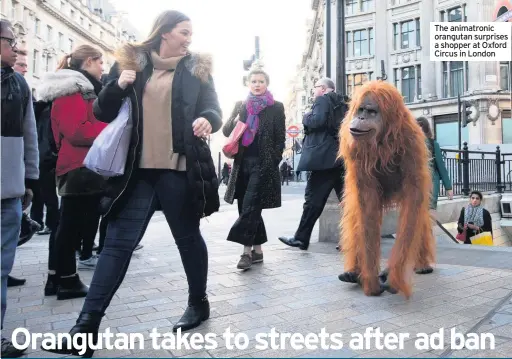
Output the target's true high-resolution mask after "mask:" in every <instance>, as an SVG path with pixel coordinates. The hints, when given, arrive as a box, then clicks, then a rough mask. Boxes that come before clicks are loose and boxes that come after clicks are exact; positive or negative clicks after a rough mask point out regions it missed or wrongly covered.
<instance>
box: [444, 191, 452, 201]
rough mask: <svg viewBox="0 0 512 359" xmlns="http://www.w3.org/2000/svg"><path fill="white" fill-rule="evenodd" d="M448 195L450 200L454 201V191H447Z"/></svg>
mask: <svg viewBox="0 0 512 359" xmlns="http://www.w3.org/2000/svg"><path fill="white" fill-rule="evenodd" d="M446 195H447V196H448V199H453V190H449V191H446Z"/></svg>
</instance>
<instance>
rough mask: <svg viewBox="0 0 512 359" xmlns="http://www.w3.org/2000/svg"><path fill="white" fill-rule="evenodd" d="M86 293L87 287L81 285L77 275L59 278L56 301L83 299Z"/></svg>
mask: <svg viewBox="0 0 512 359" xmlns="http://www.w3.org/2000/svg"><path fill="white" fill-rule="evenodd" d="M88 291H89V287H87V286H86V285H85V284H84V283H82V281H81V280H80V277H79V276H78V274H75V275H74V276H72V277H66V278H59V286H58V289H57V300H65V299H73V298H83V297H85V296H86V295H87V292H88Z"/></svg>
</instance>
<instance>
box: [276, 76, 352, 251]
mask: <svg viewBox="0 0 512 359" xmlns="http://www.w3.org/2000/svg"><path fill="white" fill-rule="evenodd" d="M334 90H335V88H334V82H333V81H332V80H331V79H329V78H323V79H320V80H319V81H318V82H317V83H316V84H315V90H314V95H315V102H314V103H313V107H312V109H311V112H309V113H307V114H306V115H304V118H303V120H302V124H303V125H304V133H305V134H306V137H305V139H304V144H303V146H302V155H301V158H300V162H299V165H298V167H297V170H298V171H311V176H310V177H309V178H308V182H307V185H306V193H305V203H304V207H303V212H302V217H301V220H300V224H299V228H298V229H297V231H296V232H295V235H294V236H293V237H291V238H288V237H279V240H280V241H281V242H283V243H284V244H286V245H288V246H291V247H299V248H300V249H302V250H307V249H308V247H309V242H310V239H311V233H312V232H313V228H314V226H315V223H316V221H317V220H318V218H319V217H320V215H321V214H322V211H323V209H324V207H325V203H326V202H327V199H328V198H329V195H330V194H331V192H332V190H333V189H334V190H335V191H336V195H337V196H338V199H339V200H340V201H341V198H342V193H343V179H344V167H343V163H342V162H341V160H338V159H337V153H338V147H339V144H338V126H339V124H340V122H341V120H342V119H343V117H344V113H345V112H346V108H347V107H346V105H345V101H344V99H343V97H342V96H341V95H338V94H337V93H336V92H334ZM339 117H341V118H339Z"/></svg>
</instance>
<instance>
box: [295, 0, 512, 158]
mask: <svg viewBox="0 0 512 359" xmlns="http://www.w3.org/2000/svg"><path fill="white" fill-rule="evenodd" d="M326 1H330V7H331V10H330V13H331V16H330V19H325V17H326V16H325V13H326V10H325V9H326ZM326 1H323V2H322V1H319V0H312V2H311V5H312V10H313V11H314V14H315V16H314V17H315V21H314V22H312V24H311V26H310V30H309V32H308V34H307V36H308V42H309V47H308V48H307V49H306V51H305V53H304V57H305V58H304V61H303V63H302V68H301V70H300V71H299V72H298V74H297V81H296V86H295V87H294V90H293V91H295V93H296V94H297V96H298V97H302V96H306V97H310V93H311V90H312V84H313V83H314V81H313V80H314V79H317V78H319V77H321V76H325V74H326V73H327V68H326V66H324V65H323V64H325V63H326V56H327V53H328V51H327V46H326V45H325V44H324V43H326V41H325V37H326V36H325V34H326V29H327V26H330V30H331V41H330V44H331V49H330V60H331V61H330V64H331V66H330V69H329V70H330V77H331V78H333V79H336V50H337V49H336V40H337V39H336V33H337V13H336V0H326ZM344 5H345V53H346V59H345V71H346V93H347V94H348V95H349V96H350V95H351V94H352V93H353V91H354V90H356V89H357V88H358V87H360V86H362V84H364V83H365V82H366V81H370V80H375V79H377V78H383V79H385V81H389V82H392V83H393V84H394V85H395V86H396V87H397V88H398V89H399V90H400V92H401V93H402V95H403V97H404V101H405V102H406V104H407V106H408V107H409V109H410V110H411V111H412V112H413V114H414V115H415V116H425V117H426V118H428V119H429V121H430V122H431V125H432V128H433V130H434V133H435V136H436V139H437V140H438V141H439V143H440V145H441V146H442V147H452V148H456V147H457V146H458V110H457V95H458V94H460V96H461V99H463V100H466V101H470V102H471V104H472V111H473V112H472V114H471V118H472V120H473V121H472V123H470V124H469V125H468V126H467V127H464V128H463V129H462V142H464V141H467V142H468V144H470V148H474V149H477V148H478V149H485V150H487V149H491V150H495V149H496V145H500V146H502V147H503V149H504V151H509V152H512V116H511V102H512V100H511V85H510V82H511V80H510V77H511V68H510V67H511V66H510V62H467V61H466V62H463V61H450V62H432V61H430V22H438V21H442V22H492V21H495V20H496V19H497V18H498V17H500V16H503V14H504V13H506V12H507V11H509V10H512V1H511V0H481V1H473V0H471V1H469V0H344ZM508 21H512V19H509V20H508ZM377 40H378V41H377ZM382 63H383V66H381V64H382ZM301 86H302V87H301ZM309 102H310V101H308V100H305V101H303V100H301V102H300V103H301V104H302V107H301V106H299V105H297V106H296V108H297V111H296V113H297V115H296V117H295V119H294V120H295V121H296V122H298V123H300V122H301V119H300V114H301V113H303V112H305V111H307V110H308V105H309ZM299 107H300V109H299Z"/></svg>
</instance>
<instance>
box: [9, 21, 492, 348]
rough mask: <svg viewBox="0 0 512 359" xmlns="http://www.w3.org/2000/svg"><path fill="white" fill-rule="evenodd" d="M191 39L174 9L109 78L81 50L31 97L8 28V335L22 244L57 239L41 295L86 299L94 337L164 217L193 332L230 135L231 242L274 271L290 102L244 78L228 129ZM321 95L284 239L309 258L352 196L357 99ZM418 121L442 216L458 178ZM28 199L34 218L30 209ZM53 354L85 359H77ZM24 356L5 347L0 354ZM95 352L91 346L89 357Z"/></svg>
mask: <svg viewBox="0 0 512 359" xmlns="http://www.w3.org/2000/svg"><path fill="white" fill-rule="evenodd" d="M191 38H192V24H191V21H190V19H189V18H188V17H187V16H186V15H184V14H182V13H180V12H177V11H166V12H163V13H162V14H160V16H159V17H158V18H157V19H156V21H155V22H154V24H153V27H152V29H151V32H150V34H149V36H148V38H147V39H146V40H144V41H143V42H141V43H139V44H125V45H123V46H122V47H121V48H120V49H118V51H117V53H116V60H117V61H116V63H115V64H114V65H113V67H112V69H111V70H110V73H109V74H108V75H105V74H103V54H102V53H101V52H100V51H99V50H97V49H96V48H94V47H92V46H89V45H81V46H79V47H77V48H75V49H74V50H73V51H72V52H71V53H70V54H68V55H66V56H65V57H64V58H63V59H62V60H61V62H60V64H59V66H58V68H57V70H56V71H55V72H51V73H47V74H46V75H45V76H44V78H42V79H41V86H40V87H39V88H38V89H37V95H38V96H37V99H34V98H33V97H32V93H31V91H30V89H29V87H28V85H27V82H26V81H25V79H24V77H23V76H24V74H25V73H26V71H27V64H26V53H24V52H23V50H20V49H18V48H17V44H16V38H15V36H14V33H13V31H12V27H11V25H10V24H9V23H8V22H7V21H5V20H2V21H1V50H2V52H1V54H2V58H1V61H2V77H1V81H2V83H1V85H2V129H1V131H2V133H1V136H2V161H1V166H2V168H1V174H2V176H1V187H2V189H1V191H2V207H1V210H2V215H1V216H2V217H1V220H2V224H1V236H2V253H1V256H2V258H1V259H2V326H3V320H4V315H5V311H6V308H7V295H6V293H7V287H8V286H14V285H23V284H24V280H23V279H18V278H14V277H11V276H10V275H9V274H10V272H11V269H12V267H13V263H14V260H15V252H16V247H17V246H18V245H20V244H23V243H25V242H26V241H27V240H28V239H30V237H31V236H32V235H34V234H35V233H37V234H40V235H44V234H49V235H50V236H49V247H48V253H49V254H48V276H47V280H46V285H45V288H44V295H45V296H56V297H57V299H58V300H67V299H72V298H82V297H85V300H84V303H83V307H82V310H81V313H80V315H79V317H78V319H77V321H76V324H75V325H74V326H73V327H72V328H71V331H70V334H75V333H91V334H92V335H93V337H95V338H97V335H98V331H99V327H100V324H101V321H102V318H103V316H104V315H105V312H106V311H107V309H108V307H109V304H110V302H111V300H112V298H113V296H114V295H115V293H116V291H117V289H118V288H119V287H120V286H121V284H122V283H123V280H124V277H125V275H126V272H127V270H128V267H129V264H130V260H131V258H132V254H133V252H134V251H135V250H138V249H140V248H141V247H142V246H141V244H140V242H141V240H142V237H143V236H144V233H145V231H146V229H147V227H148V224H149V222H150V220H151V217H152V215H153V214H154V212H155V211H162V212H163V213H164V215H165V218H166V220H167V223H168V225H169V227H170V230H171V232H172V235H173V237H174V240H175V242H176V244H177V248H178V250H179V252H180V256H181V260H182V264H183V267H184V270H185V273H186V277H187V282H188V287H189V299H188V307H187V308H186V310H185V312H184V314H183V316H182V317H181V319H180V320H179V321H178V322H177V323H176V324H175V326H174V328H173V330H174V331H177V330H178V329H181V330H182V331H185V330H190V329H193V328H195V327H197V326H198V325H200V324H201V322H203V321H205V320H207V319H208V318H209V316H210V306H209V302H208V298H207V295H206V290H207V275H208V250H207V247H206V244H205V241H204V239H203V236H202V234H201V231H200V220H201V219H202V218H205V217H207V216H209V215H211V214H212V213H214V212H217V211H218V209H219V205H220V199H219V194H218V188H219V182H220V181H219V178H218V176H217V175H216V170H215V166H214V164H213V159H212V156H211V153H210V149H209V146H208V144H207V141H206V138H207V137H208V136H210V135H211V134H212V133H216V132H218V131H219V130H222V133H223V134H224V135H225V136H226V137H227V138H228V140H227V143H228V144H229V142H230V141H231V142H232V143H231V144H234V145H235V146H234V147H233V146H232V147H230V148H236V150H235V151H234V152H233V151H231V152H230V154H231V158H232V162H231V163H230V164H228V163H225V164H224V167H223V169H222V177H221V179H220V180H221V182H223V183H224V184H225V185H226V186H227V188H226V192H225V196H224V200H225V201H226V202H227V203H229V204H233V203H234V201H235V200H237V205H238V213H239V217H238V218H237V219H236V221H235V222H234V223H233V225H232V227H231V228H230V230H229V232H228V233H227V240H228V241H230V242H234V243H238V244H240V245H241V246H242V249H241V256H240V259H239V262H238V265H237V268H238V269H241V270H248V269H249V268H251V267H252V265H254V264H257V263H261V262H263V258H264V255H263V245H264V244H265V243H266V242H267V241H268V238H267V231H266V229H265V223H264V220H263V217H262V211H263V210H264V209H270V208H278V207H281V187H282V185H283V184H284V182H285V181H288V178H289V175H290V173H291V171H292V170H293V169H292V168H291V166H290V164H289V162H288V161H287V160H283V151H284V147H285V135H286V129H285V110H284V106H283V104H282V103H281V102H279V101H278V100H276V99H275V98H274V96H273V94H272V93H271V91H270V90H269V85H270V83H271V79H270V76H269V75H268V73H267V72H266V71H265V70H264V69H263V67H261V66H260V65H259V64H257V63H256V64H255V65H254V66H253V68H252V69H251V71H250V73H249V75H248V77H247V80H248V81H247V82H248V84H247V85H248V93H247V96H246V98H245V99H243V100H242V101H239V102H237V103H236V104H235V106H234V108H233V110H232V112H231V114H230V115H229V117H228V118H227V120H226V121H225V122H224V123H223V121H222V112H221V109H220V106H219V101H218V98H217V93H216V90H215V86H214V83H213V78H212V75H211V62H212V61H211V58H210V57H209V56H207V55H205V54H201V53H193V52H190V51H189V49H188V47H189V45H190V43H191ZM313 96H314V103H313V106H312V109H311V111H310V112H309V113H307V114H305V115H304V118H303V126H304V133H305V139H304V142H303V144H302V155H301V158H300V161H299V163H298V166H297V169H296V171H297V172H298V173H300V172H306V173H308V177H307V186H306V190H305V203H304V206H303V212H302V217H301V218H300V221H299V224H298V227H297V230H296V232H295V234H294V235H293V236H291V237H286V236H283V237H280V238H279V240H280V241H281V242H283V243H284V244H286V245H288V246H291V247H298V248H300V249H301V250H307V249H308V247H309V244H310V240H311V235H312V231H313V228H314V226H315V223H316V222H317V220H318V218H319V217H320V215H321V213H322V211H323V209H324V206H325V204H326V201H327V199H328V197H329V194H330V193H331V192H332V190H334V191H335V192H336V195H337V197H338V199H339V201H340V202H341V201H342V199H343V188H344V165H343V161H342V160H341V159H340V158H338V155H337V153H338V148H339V140H338V131H339V126H340V123H341V120H343V118H344V116H345V113H346V111H347V109H348V101H349V100H348V98H346V97H343V96H341V95H339V94H338V93H337V92H336V91H335V86H334V83H333V81H332V80H331V79H329V78H323V79H320V80H318V81H317V82H316V83H315V86H314V93H313ZM122 114H124V116H126V119H127V121H128V123H130V127H129V129H130V132H129V141H128V145H127V147H126V149H125V152H126V159H125V160H126V162H125V166H124V170H123V173H121V174H119V175H117V176H112V177H106V176H102V175H101V174H99V173H97V172H95V171H93V170H91V169H90V168H88V167H87V166H85V165H84V161H85V158H86V157H87V155H88V153H89V151H91V148H93V147H94V146H95V145H96V143H97V142H95V140H96V139H97V138H98V136H99V135H100V134H101V133H102V131H104V130H105V129H106V128H108V127H109V126H114V125H115V124H116V123H118V121H119V119H120V117H121V115H122ZM418 123H419V124H420V125H421V126H422V128H423V129H424V131H425V134H426V137H427V139H426V142H427V143H428V144H429V146H431V148H432V150H433V157H434V158H435V165H434V168H433V171H432V173H433V178H434V179H435V181H434V183H436V182H437V188H435V189H434V192H433V193H434V195H433V203H432V209H435V208H436V205H437V195H438V193H439V182H440V180H442V182H443V184H444V186H445V188H446V189H447V190H448V193H449V196H450V198H451V197H452V196H453V194H452V192H451V182H450V179H449V178H448V176H447V173H446V168H444V162H443V161H442V158H441V154H440V149H439V145H438V144H437V142H435V141H433V140H431V137H432V136H431V132H429V131H430V130H429V127H428V126H429V125H428V122H426V123H425V121H423V120H421V119H418ZM474 197H475V200H473V198H472V202H471V204H470V206H468V209H467V212H466V213H464V212H462V213H461V221H459V222H460V223H459V225H460V226H461V228H468V226H469V228H470V229H474V230H476V227H473V226H479V227H485V226H486V225H487V224H488V216H487V212H486V211H485V210H483V211H482V209H481V208H479V207H478V206H479V203H480V202H479V201H480V200H481V199H482V196H481V194H479V193H476V192H475V193H474ZM476 197H478V198H476ZM59 198H60V200H59ZM31 203H32V205H31V209H30V217H29V216H28V215H26V214H25V213H24V211H25V210H27V209H28V208H29V207H30V204H31ZM44 207H46V211H44V210H43V209H44ZM468 210H469V213H468ZM44 213H45V214H46V216H44V215H43V214H44ZM468 215H469V216H471V218H473V222H471V221H470V220H468ZM44 217H45V218H44ZM475 218H476V219H475ZM468 221H469V222H470V223H469V224H468ZM98 232H99V242H98V245H95V242H94V241H95V238H96V234H97V233H98ZM80 270H94V275H93V278H92V281H91V283H90V286H87V285H86V284H85V283H83V282H82V281H81V279H80V276H79V274H78V271H80ZM56 352H58V353H60V354H74V355H77V352H76V350H75V349H66V348H64V349H62V350H56ZM22 353H23V352H22V351H20V350H18V349H16V348H14V346H13V345H12V343H11V342H10V341H9V340H8V339H6V338H2V356H8V357H16V356H20V355H22ZM92 353H93V351H92V349H88V351H87V353H86V354H85V356H91V355H92Z"/></svg>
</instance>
